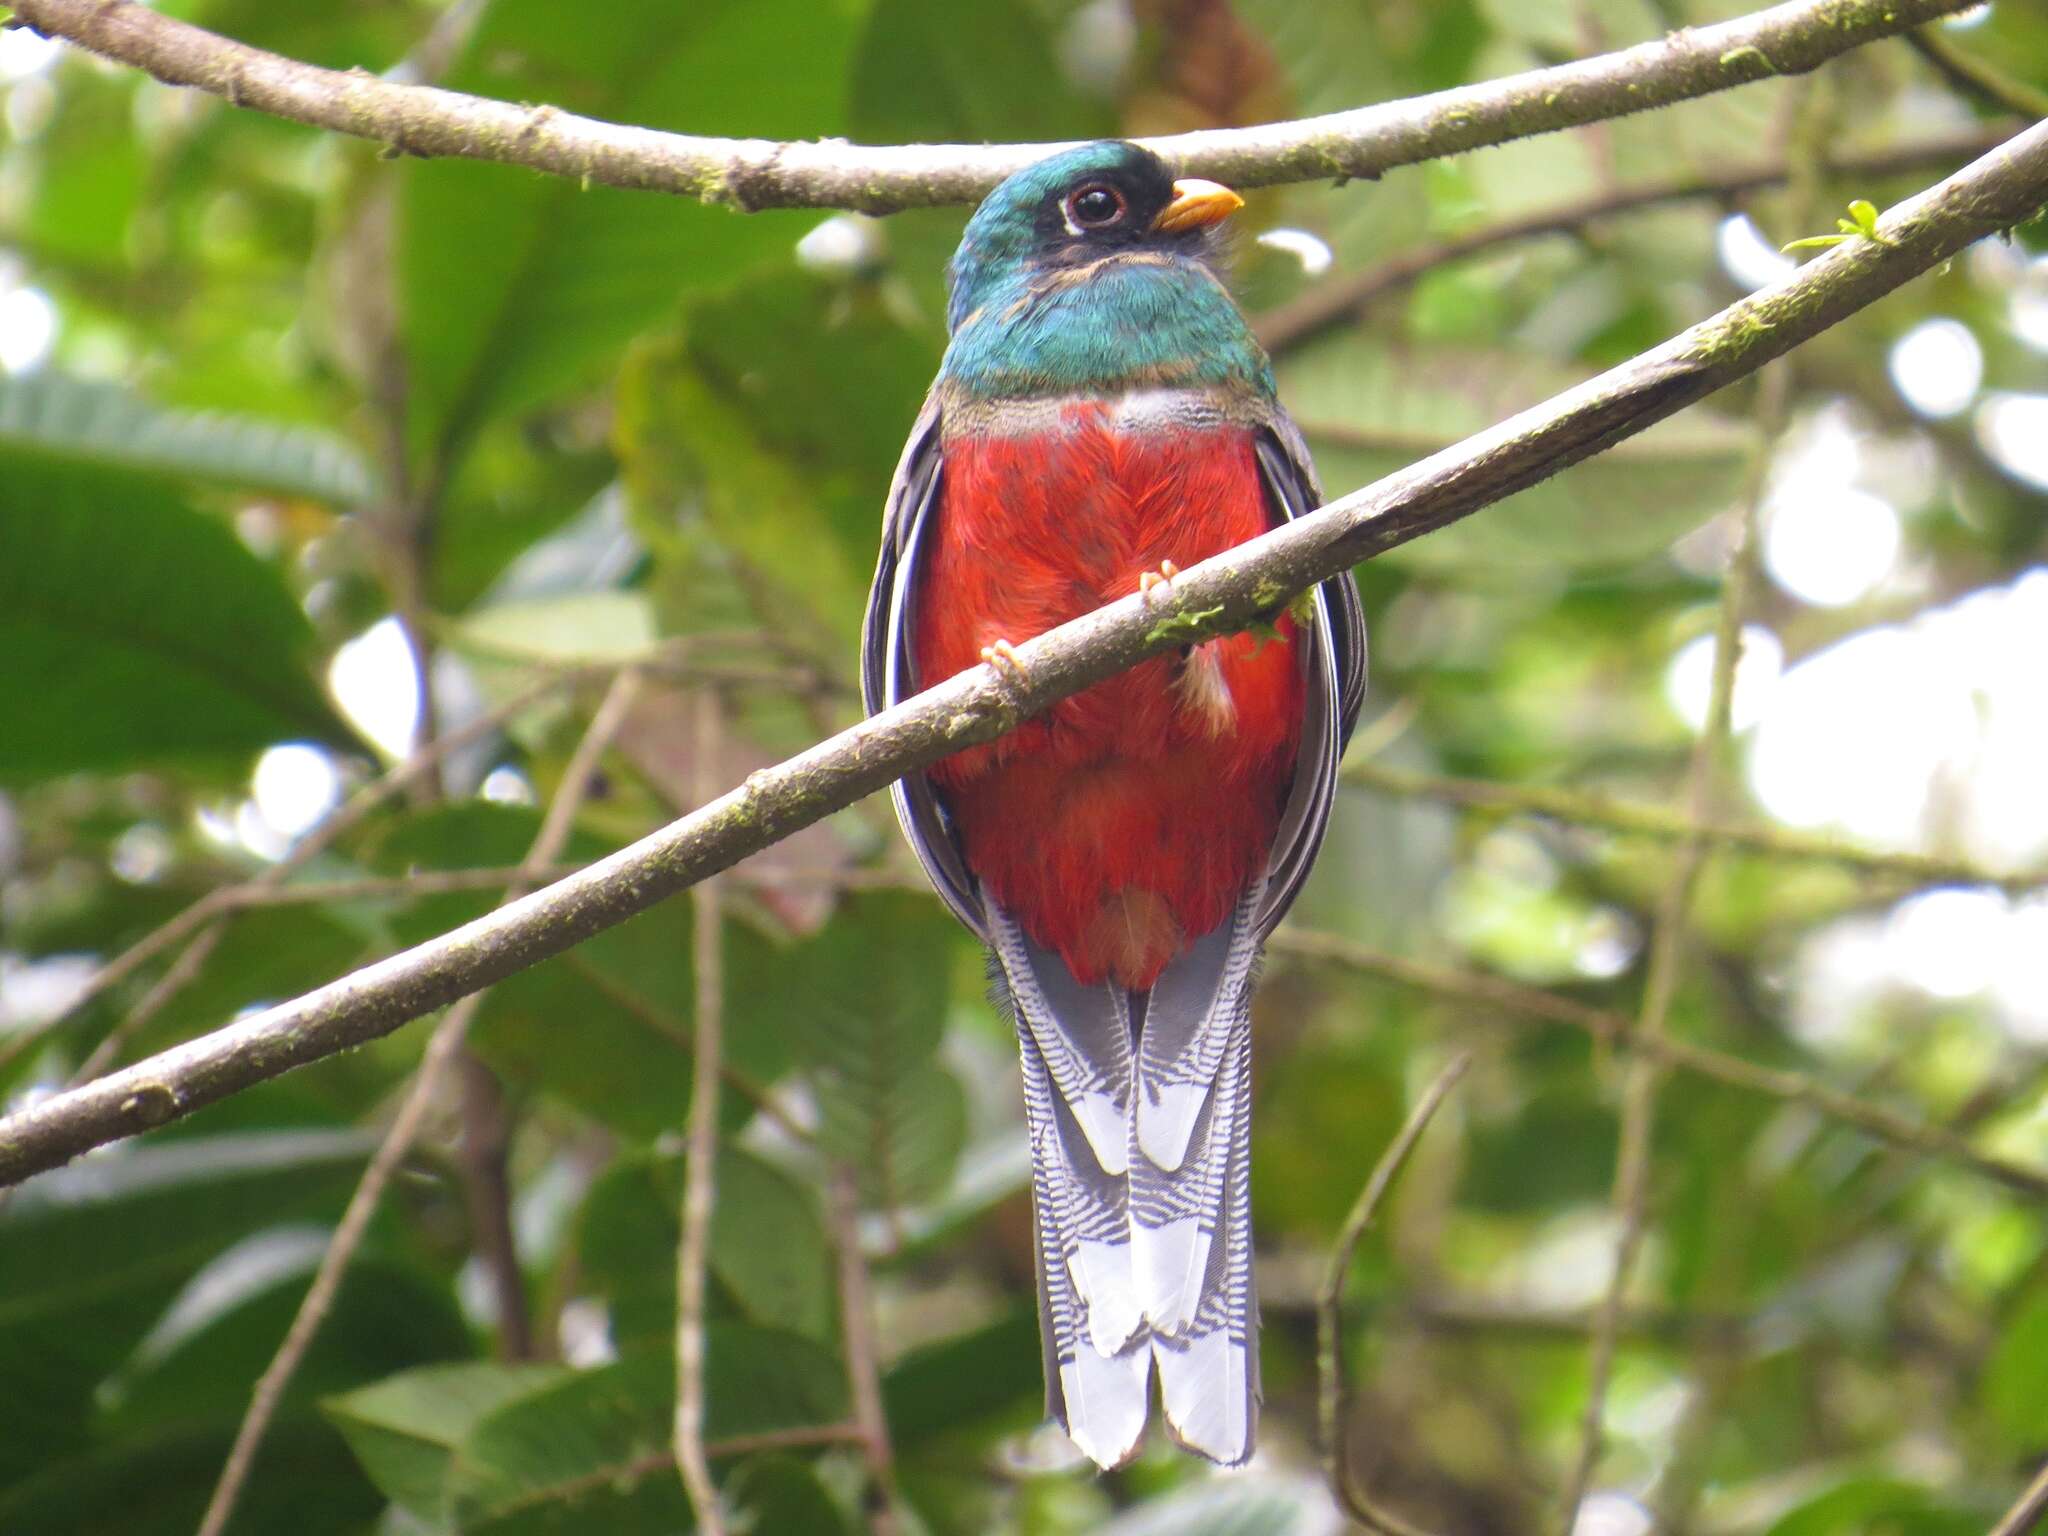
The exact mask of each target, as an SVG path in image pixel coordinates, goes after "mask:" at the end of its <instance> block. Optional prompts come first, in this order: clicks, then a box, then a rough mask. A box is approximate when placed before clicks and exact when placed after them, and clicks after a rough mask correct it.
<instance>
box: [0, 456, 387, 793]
mask: <svg viewBox="0 0 2048 1536" xmlns="http://www.w3.org/2000/svg"><path fill="white" fill-rule="evenodd" d="M0 550H5V551H6V555H5V558H4V559H0V656H5V657H6V658H7V664H6V665H5V666H4V667H0V783H6V782H9V781H15V782H19V781H21V780H25V779H36V778H44V777H48V776H50V775H52V774H59V773H72V772H77V771H79V770H82V769H95V768H118V769H121V770H123V771H132V770H134V769H135V768H137V767H141V766H143V765H149V764H169V763H193V764H207V765H213V766H215V767H219V766H221V765H223V764H224V763H238V760H239V759H241V758H242V757H244V756H245V755H246V754H248V753H252V752H254V751H256V750H258V749H260V748H262V747H264V746H267V745H270V744H271V743H274V742H277V741H281V740H287V739H290V738H294V737H313V738H317V739H319V740H323V741H329V742H335V743H342V744H346V743H349V742H351V741H352V739H353V738H352V737H351V734H350V732H349V730H348V728H347V727H346V726H345V725H343V724H342V723H341V721H340V720H339V719H338V718H337V717H336V715H335V714H334V712H333V710H332V709H331V708H330V707H329V706H328V704H327V701H326V699H325V698H324V697H323V696H322V694H321V692H320V689H319V687H318V686H317V685H316V684H315V683H314V680H313V675H312V671H311V661H312V654H311V653H312V640H313V636H312V631H311V629H310V628H309V626H308V625H307V623H306V618H305V615H304V614H303V613H302V612H301V611H300V609H299V606H298V604H297V603H296V602H294V601H293V599H292V597H291V594H290V593H289V592H287V591H286V590H285V588H284V585H283V583H281V582H280V581H279V580H278V577H277V573H276V572H275V571H274V570H272V569H271V568H270V567H269V566H267V565H265V564H264V563H263V562H262V561H260V560H258V559H257V558H256V556H254V555H253V554H251V553H250V552H249V551H248V550H247V549H245V548H244V547H243V546H242V545H241V543H240V542H239V541H238V540H237V539H236V538H235V536H234V535H233V534H232V533H231V532H229V531H228V530H227V529H226V528H225V527H223V526H222V525H221V524H220V523H219V522H218V521H216V520H215V519H213V518H209V517H205V516H202V515H201V514H200V513H198V512H196V511H194V510H193V509H192V508H191V507H189V506H187V505H186V504H185V503H184V502H183V501H182V500H180V499H179V498H178V497H177V496H175V495H174V494H172V493H171V492H170V491H168V490H166V489H164V488H163V487H162V486H160V485H157V484H155V483H153V482H151V481H149V480H145V479H142V478H139V477H137V476H133V475H129V474H123V473H119V472H116V471H112V470H106V469H99V468H94V467H89V466H86V465H83V464H76V465H67V464H61V463H57V462H55V461H52V460H49V459H45V458H43V457H41V456H39V455H30V454H25V453H21V454H6V455H4V456H0ZM55 700H62V701H63V707H62V708H52V707H51V706H52V701H55Z"/></svg>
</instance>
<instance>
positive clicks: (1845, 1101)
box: [1272, 927, 2048, 1200]
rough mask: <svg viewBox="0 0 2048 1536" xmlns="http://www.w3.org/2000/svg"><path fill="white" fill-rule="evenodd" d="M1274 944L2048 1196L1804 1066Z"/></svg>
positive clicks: (1307, 939)
mask: <svg viewBox="0 0 2048 1536" xmlns="http://www.w3.org/2000/svg"><path fill="white" fill-rule="evenodd" d="M1272 947H1273V948H1274V949H1275V950H1276V951H1278V952H1280V953H1282V954H1293V955H1304V956H1307V957H1308V958H1310V959H1315V960H1326V961H1329V962H1330V963H1332V964H1335V965H1341V966H1344V967H1346V968H1347V969H1349V970H1354V971H1358V972H1361V973H1362V974H1365V975H1369V976H1379V977H1383V978H1384V979H1386V980H1388V981H1392V982H1396V983H1398V984H1399V985H1401V986H1404V987H1414V988H1415V989H1417V990H1418V991H1422V992H1430V993H1433V994H1435V995H1436V996H1438V997H1446V998H1455V999H1457V1000H1459V1001H1462V1002H1468V1003H1474V1004H1477V1005H1478V1006H1479V1007H1480V1008H1481V1009H1482V1010H1483V1011H1484V1012H1485V1015H1486V1017H1488V1018H1489V1019H1501V1020H1513V1019H1516V1018H1518V1017H1519V1018H1526V1019H1540V1020H1542V1021H1544V1022H1546V1023H1551V1024H1563V1025H1565V1026H1567V1027H1569V1028H1571V1029H1576V1030H1580V1031H1582V1032H1584V1033H1585V1034H1588V1035H1590V1036H1592V1038H1593V1039H1595V1040H1597V1041H1599V1042H1600V1043H1601V1044H1602V1045H1605V1046H1610V1047H1612V1048H1614V1049H1616V1050H1621V1051H1628V1052H1631V1053H1635V1054H1640V1055H1648V1056H1653V1057H1655V1058H1656V1059H1657V1060H1658V1061H1661V1062H1663V1063H1665V1064H1666V1065H1668V1066H1672V1067H1676V1068H1677V1069H1678V1070H1679V1071H1681V1072H1690V1073H1692V1074H1694V1075H1695V1076H1697V1077H1704V1078H1708V1079H1711V1080H1712V1081H1714V1082H1717V1083H1725V1084H1727V1085H1728V1086H1729V1087H1731V1088H1739V1089H1741V1090H1742V1091H1743V1092H1745V1093H1757V1094H1762V1095H1764V1096H1765V1097H1766V1098H1773V1099H1782V1100H1784V1101H1785V1102H1786V1103H1787V1104H1803V1105H1805V1106H1806V1107H1807V1108H1809V1109H1811V1110H1814V1111H1815V1112H1816V1113H1818V1114H1822V1115H1825V1116H1827V1117H1828V1118H1829V1119H1831V1120H1839V1121H1840V1122H1841V1123H1842V1124H1844V1125H1849V1126H1854V1127H1855V1128H1856V1129H1857V1130H1859V1131H1862V1132H1863V1133H1864V1134H1865V1135H1866V1136H1870V1137H1872V1138H1874V1139H1876V1140H1878V1141H1881V1142H1884V1143H1886V1144H1887V1145H1889V1146H1894V1147H1898V1148H1900V1149H1901V1150H1903V1151H1907V1152H1913V1153H1917V1154H1919V1155H1921V1156H1923V1157H1939V1158H1945V1159H1947V1160H1948V1161H1950V1162H1953V1163H1956V1164H1957V1165H1959V1166H1961V1167H1964V1168H1968V1169H1970V1170H1971V1171H1972V1172H1973V1173H1977V1174H1980V1175H1982V1176H1983V1177H1984V1178H1987V1179H1990V1180H1992V1181H1993V1182H1995V1183H1998V1184H2002V1185H2004V1186H2005V1187H2006V1188H2007V1189H2010V1190H2014V1191H2016V1192H2018V1193H2019V1194H2022V1195H2025V1196H2027V1197H2028V1198H2029V1199H2032V1200H2040V1199H2042V1198H2043V1197H2048V1169H2043V1168H2040V1167H2037V1166H2035V1165H2032V1164H2029V1163H2018V1162H2014V1161H2012V1160H2011V1159H2010V1158H2005V1157H2000V1156H1997V1155H1996V1154H1994V1153H1988V1152H1983V1151H1980V1150H1979V1149H1978V1148H1976V1147H1974V1146H1972V1145H1971V1144H1970V1142H1969V1139H1968V1138H1967V1137H1964V1136H1959V1135H1957V1134H1956V1133H1955V1132H1954V1131H1951V1130H1948V1129H1946V1128H1944V1127H1942V1126H1938V1125H1926V1124H1923V1123H1922V1122H1920V1121H1918V1120H1914V1119H1912V1118H1911V1117H1910V1116H1907V1115H1902V1114H1899V1113H1898V1112H1896V1111H1895V1110H1889V1109H1886V1108H1884V1107H1883V1106H1882V1105H1878V1104H1872V1103H1870V1102H1868V1101H1867V1100H1864V1099H1861V1098H1858V1097H1857V1096H1856V1095H1855V1094H1853V1093H1845V1092H1843V1091H1842V1090H1841V1089H1839V1088H1830V1087H1828V1086H1827V1085H1825V1084H1824V1083H1817V1082H1815V1081H1814V1080H1813V1079H1812V1078H1810V1077H1808V1076H1807V1075H1806V1074H1805V1073H1803V1072H1788V1071H1786V1070H1784V1069H1782V1068H1779V1067H1767V1066H1763V1065H1761V1064H1760V1063H1757V1062H1753V1061H1745V1060H1743V1059H1742V1058H1741V1057H1740V1056H1730V1055H1727V1054H1725V1053H1723V1052H1721V1051H1716V1050H1712V1049H1710V1048H1709V1047H1707V1046H1704V1045H1694V1044H1693V1043H1692V1042H1690V1041H1687V1040H1674V1039H1672V1038H1671V1037H1670V1036H1669V1035H1660V1036H1657V1037H1655V1038H1645V1037H1643V1036H1641V1035H1638V1034H1637V1033H1636V1032H1635V1028H1634V1023H1633V1021H1632V1020H1631V1019H1630V1018H1629V1017H1628V1016H1627V1015H1626V1014H1621V1013H1610V1012H1608V1011H1607V1010H1605V1009H1602V1008H1594V1007H1592V1006H1590V1005H1588V1004H1586V1003H1582V1002H1579V1001H1578V1000H1576V999H1575V998H1569V997H1562V996H1560V995H1559V994H1557V993H1555V992H1546V991H1544V990H1543V989H1542V988H1540V987H1525V986H1522V985H1520V984H1518V983H1516V982H1512V981H1504V980H1502V979H1501V978H1500V977H1498V976H1487V975H1483V974H1481V973H1478V972H1474V971H1459V970H1453V969H1451V968H1449V967H1448V966H1441V965H1431V964H1429V963H1428V962H1427V961H1422V960H1411V959H1409V958H1408V957H1407V956H1405V955H1390V954H1386V953H1384V952H1383V951H1380V950H1376V949H1371V948H1368V947H1367V946H1366V945H1363V944H1358V943H1354V942H1353V941H1352V940H1350V939H1346V938H1341V937H1339V936H1338V935H1336V934H1333V933H1314V932H1309V931H1307V930H1304V929H1300V928H1287V927H1282V928H1281V929H1280V931H1279V932H1277V933H1275V934H1274V935H1273V939H1272Z"/></svg>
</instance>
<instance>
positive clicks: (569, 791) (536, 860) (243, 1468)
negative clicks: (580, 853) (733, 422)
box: [199, 671, 639, 1536]
mask: <svg viewBox="0 0 2048 1536" xmlns="http://www.w3.org/2000/svg"><path fill="white" fill-rule="evenodd" d="M638 689H639V677H638V674H636V673H633V672H630V671H627V672H621V673H620V674H619V675H618V676H617V677H616V678H615V679H614V680H613V682H612V686H611V688H610V690H609V691H608V692H607V693H606V694H605V697H604V701H603V702H602V703H601V704H600V705H599V706H598V708H597V713H596V714H595V715H594V716H592V718H591V722H590V726H589V729H587V730H586V731H585V732H584V733H583V739H582V741H580V742H579V743H577V747H576V751H575V752H574V754H572V755H571V757H570V760H569V767H568V769H567V771H566V772H565V773H564V775H563V778H562V785H561V788H560V790H559V791H558V792H557V793H556V795H555V798H554V800H553V802H552V803H551V804H550V805H549V806H548V811H547V815H546V816H545V817H543V818H542V820H541V825H540V830H539V831H538V832H536V833H535V834H534V839H533V843H532V846H531V847H530V848H529V850H528V855H527V856H528V858H529V860H530V861H531V862H532V864H533V866H534V867H535V868H540V867H543V866H545V865H548V864H552V863H553V862H554V861H555V860H556V859H557V858H558V857H560V855H561V851H562V847H563V845H564V844H566V843H567V842H568V840H569V832H570V829H571V827H572V826H573V825H574V823H575V820H576V813H577V811H578V810H579V809H580V808H581V806H582V804H583V798H584V795H585V794H586V793H587V792H588V790H589V788H590V784H591V781H592V778H593V776H594V775H595V773H596V770H597V765H598V761H599V759H601V758H602V757H603V756H604V752H605V749H606V747H607V746H609V745H610V743H611V739H612V737H613V736H615V735H616V734H617V733H618V730H619V727H620V726H621V725H623V724H624V723H625V718H626V712H627V710H628V709H630V708H631V706H632V703H633V698H634V695H635V694H636V693H637V692H638ZM517 891H518V887H517V886H516V885H515V886H514V887H512V889H511V891H509V892H508V893H507V894H508V896H509V895H513V894H516V893H517ZM484 995H485V994H483V993H481V992H473V993H471V994H470V995H469V996H467V997H465V998H463V999H462V1000H461V1001H460V1002H458V1003H457V1004H456V1005H455V1006H454V1007H453V1008H451V1009H449V1010H448V1013H447V1015H446V1017H444V1018H443V1019H442V1020H441V1023H440V1024H439V1026H437V1027H436V1028H435V1030H434V1033H433V1034H432V1035H431V1036H429V1037H428V1040H427V1045H426V1049H425V1051H424V1052H423V1053H422V1054H421V1056H420V1064H419V1067H418V1069H417V1071H415V1073H414V1074H413V1081H412V1086H411V1088H410V1089H409V1090H408V1091H407V1093H406V1096H405V1101H404V1102H403V1103H402V1104H401V1105H400V1106H399V1109H398V1114H397V1115H396V1117H395V1118H394V1119H393V1120H392V1123H391V1128H390V1129H389V1130H388V1131H386V1132H385V1134H384V1139H383V1141H382V1142H380V1143H379V1144H378V1146H377V1150H376V1151H375V1152H374V1153H373V1154H372V1155H371V1157H370V1162H369V1166H368V1167H366V1168H365V1169H364V1170H363V1177H362V1179H361V1181H360V1182H359V1183H358V1184H357V1185H356V1188H355V1193H354V1194H352V1195H350V1196H349V1202H348V1206H347V1208H346V1209H345V1210H344V1211H343V1212H342V1216H341V1220H340V1221H339V1222H338V1223H336V1225H335V1228H334V1235H333V1236H332V1237H331V1238H329V1239H328V1243H327V1250H326V1252H324V1253H323V1254H321V1256H320V1264H319V1267H318V1268H317V1269H316V1270H315V1271H314V1274H313V1283H312V1284H311V1285H310V1286H308V1287H307V1288H306V1294H305V1296H304V1298H303V1299H302V1300H301V1301H300V1302H299V1309H298V1311H297V1312H296V1313H295V1314H294V1315H293V1317H292V1322H291V1327H290V1328H289V1329H288V1330H287V1331H286V1333H285V1336H284V1342H283V1343H282V1344H280V1345H279V1346H278V1349H277V1353H276V1355H274V1356H273V1357H272V1358H271V1361H270V1364H269V1365H267V1366H266V1367H264V1371H263V1374H262V1376H260V1377H259V1378H257V1382H256V1388H255V1390H254V1392H252V1393H251V1394H250V1398H249V1407H248V1411H247V1412H246V1413H244V1414H243V1415H242V1422H241V1424H240V1425H239V1426H238V1427H237V1428H236V1430H235V1441H234V1444H233V1446H232V1447H230V1448H229V1451H228V1459H227V1462H226V1464H225V1465H224V1466H223V1467H222V1468H221V1473H220V1479H219V1481H218V1482H216V1483H215V1484H214V1489H213V1496H212V1497H211V1498H210V1499H209V1500H208V1501H207V1505H206V1513H205V1515H204V1516H203V1517H202V1518H201V1520H200V1522H199V1536H221V1532H222V1531H224V1530H226V1529H227V1524H228V1521H229V1520H230V1519H231V1518H232V1517H233V1515H234V1511H235V1503H236V1501H237V1500H238V1499H239V1498H240V1497H241V1493H242V1488H243V1486H244V1484H246V1483H247V1481H248V1478H249V1472H250V1469H251V1468H252V1467H253V1466H254V1465H255V1462H256V1453H257V1451H258V1450H259V1449H261V1447H262V1444H263V1437H264V1435H265V1434H266V1433H267V1432H268V1430H269V1428H270V1421H271V1419H272V1418H274V1417H275V1416H276V1413H277V1407H278V1404H279V1403H280V1402H281V1401H282V1400H283V1398H284V1393H285V1389H286V1388H287V1387H288V1386H289V1385H290V1384H291V1379H292V1377H293V1376H294V1375H296V1374H297V1372H298V1369H299V1366H300V1364H301V1363H302V1362H303V1361H304V1359H305V1357H306V1351H307V1350H308V1349H309V1348H311V1347H312V1343H313V1340H314V1338H315V1336H316V1335H318V1333H319V1331H320V1325H321V1324H322V1323H323V1322H325V1321H326V1320H327V1313H328V1311H329V1310H330V1309H331V1308H332V1307H333V1305H334V1298H335V1296H336V1294H337V1293H338V1292H339V1291H340V1289H341V1281H342V1277H343V1275H344V1274H345V1273H346V1272H347V1270H348V1266H349V1263H350V1261H351V1260H353V1259H354V1257H355V1253H356V1249H357V1248H359V1247H360V1246H361V1244H362V1240H363V1234H364V1233H365V1232H366V1231H368V1229H369V1225H370V1218H371V1217H372V1216H374V1215H375V1214H376V1211H377V1206H378V1205H379V1204H380V1203H381V1202H382V1200H383V1198H384V1190H385V1188H386V1186H388V1185H389V1184H390V1182H391V1177H392V1175H393V1174H394V1173H396V1172H397V1171H398V1166H399V1164H400V1163H401V1162H403V1161H404V1159H405V1156H406V1154H407V1153H408V1152H409V1151H410V1150H411V1149H412V1144H413V1142H414V1141H415V1140H416V1139H417V1137H418V1135H419V1129H420V1126H421V1124H422V1123H423V1122H424V1121H425V1119H426V1116H427V1112H428V1110H429V1109H430V1108H431V1107H432V1104H433V1101H434V1095H435V1092H436V1090H437V1089H438V1088H439V1086H440V1082H441V1079H442V1077H443V1075H444V1074H445V1073H446V1071H447V1069H448V1067H449V1066H450V1064H451V1063H453V1062H454V1061H455V1059H456V1058H457V1056H458V1055H459V1054H460V1053H461V1050H462V1045H463V1041H464V1039H465V1037H466V1036H467V1033H468V1030H469V1023H470V1020H471V1019H472V1018H474V1017H475V1016H476V1011H477V1009H478V1007H479V1006H480V1005H481V1004H482V1002H483V1000H484Z"/></svg>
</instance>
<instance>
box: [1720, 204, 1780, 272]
mask: <svg viewBox="0 0 2048 1536" xmlns="http://www.w3.org/2000/svg"><path fill="white" fill-rule="evenodd" d="M1714 247H1715V249H1716V250H1718V251H1719V252H1720V253H1721V270H1722V271H1724V272H1726V273H1727V274H1728V275H1729V276H1730V277H1731V278H1733V279H1734V280H1735V281H1736V282H1737V283H1739V284H1741V285H1742V286H1743V287H1744V288H1751V289H1755V288H1766V287H1769V286H1770V285H1771V284H1772V283H1775V282H1777V281H1778V280H1779V279H1780V278H1785V277H1790V276H1791V275H1792V274H1793V273H1794V272H1796V271H1798V270H1799V263H1798V262H1796V261H1794V260H1793V259H1792V258H1791V257H1790V256H1787V255H1786V254H1785V253H1784V252H1783V251H1781V250H1779V249H1778V248H1777V247H1776V246H1775V245H1773V244H1771V242H1770V241H1768V240H1766V239H1765V238H1764V232H1763V231H1762V230H1760V229H1758V228H1757V227H1756V225H1755V224H1754V223H1753V222H1751V220H1750V217H1749V215H1748V214H1746V213H1734V214H1730V215H1729V216H1728V217H1727V218H1725V219H1723V220H1722V221H1721V228H1720V231H1719V233H1718V234H1716V235H1715V237H1714Z"/></svg>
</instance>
